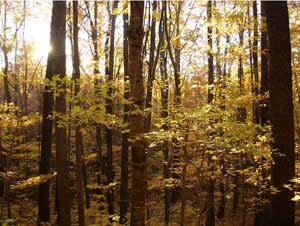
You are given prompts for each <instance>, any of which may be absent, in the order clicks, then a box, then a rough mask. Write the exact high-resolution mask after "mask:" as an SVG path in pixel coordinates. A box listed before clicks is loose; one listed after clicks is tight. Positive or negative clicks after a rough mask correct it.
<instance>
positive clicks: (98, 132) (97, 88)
mask: <svg viewBox="0 0 300 226" xmlns="http://www.w3.org/2000/svg"><path fill="white" fill-rule="evenodd" d="M86 4H87V6H88V2H86ZM93 16H94V21H93V20H92V18H91V19H90V26H91V29H92V32H91V33H92V34H91V37H92V42H93V60H94V65H93V73H94V78H95V96H96V101H95V102H96V104H97V105H99V104H100V98H101V95H100V84H101V79H100V78H99V73H100V71H99V53H98V29H97V24H98V2H97V1H94V15H93ZM102 145H103V141H102V126H101V124H99V123H96V153H97V163H98V172H97V184H98V185H101V184H102V178H101V175H102V174H103V170H102V169H103V159H102V152H103V151H102ZM99 194H100V193H99ZM87 197H88V194H86V203H87V208H89V203H88V200H89V198H87Z"/></svg>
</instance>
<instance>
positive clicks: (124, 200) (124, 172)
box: [120, 13, 130, 224]
mask: <svg viewBox="0 0 300 226" xmlns="http://www.w3.org/2000/svg"><path fill="white" fill-rule="evenodd" d="M123 24H124V25H123V57H124V99H125V100H129V97H130V92H129V68H128V39H127V28H128V13H124V14H123ZM129 112H130V106H129V105H128V104H126V103H125V104H124V117H123V120H124V123H126V124H128V123H129ZM128 128H129V127H128V126H126V128H125V129H126V130H127V129H128ZM128 138H129V133H128V132H123V133H122V156H121V158H122V159H121V188H120V224H126V222H127V216H126V215H127V212H128V206H129V195H128V149H129V141H128Z"/></svg>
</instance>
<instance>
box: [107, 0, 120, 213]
mask: <svg viewBox="0 0 300 226" xmlns="http://www.w3.org/2000/svg"><path fill="white" fill-rule="evenodd" d="M117 6H118V1H114V3H113V8H112V10H114V9H116V8H117ZM110 18H111V28H110V47H109V60H108V74H107V76H108V78H107V83H108V86H109V87H108V91H107V97H108V98H106V101H105V102H106V106H105V108H106V113H107V114H113V100H112V91H113V88H112V84H111V83H112V81H113V75H114V70H113V69H114V48H115V25H116V15H115V14H110ZM105 131H106V147H107V182H108V184H111V183H113V180H114V171H113V165H112V160H113V153H112V134H113V133H112V129H111V128H108V127H107V128H106V130H105ZM113 190H114V188H112V187H109V188H108V190H107V195H106V199H107V204H108V214H109V215H113V214H114V196H113V195H114V192H113Z"/></svg>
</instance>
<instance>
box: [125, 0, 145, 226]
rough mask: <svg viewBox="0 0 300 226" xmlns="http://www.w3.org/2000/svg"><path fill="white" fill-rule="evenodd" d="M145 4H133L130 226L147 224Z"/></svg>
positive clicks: (136, 2)
mask: <svg viewBox="0 0 300 226" xmlns="http://www.w3.org/2000/svg"><path fill="white" fill-rule="evenodd" d="M143 15H144V1H131V2H130V25H129V27H128V32H127V36H128V41H129V61H128V62H129V75H130V94H131V98H132V101H133V103H132V104H131V117H130V135H131V139H132V144H131V150H132V186H131V188H132V197H131V203H132V204H131V220H130V225H131V226H142V225H145V197H146V180H147V179H146V177H147V173H146V153H145V141H144V117H143V114H142V112H143V111H144V86H143V74H142V56H141V53H142V46H143V37H144V28H143Z"/></svg>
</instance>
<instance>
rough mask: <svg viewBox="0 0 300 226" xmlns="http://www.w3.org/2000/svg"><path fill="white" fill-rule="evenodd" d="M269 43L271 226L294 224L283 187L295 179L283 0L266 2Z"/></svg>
mask: <svg viewBox="0 0 300 226" xmlns="http://www.w3.org/2000/svg"><path fill="white" fill-rule="evenodd" d="M264 6H265V12H266V20H267V31H268V41H269V54H270V55H269V57H270V59H269V76H270V80H269V81H270V122H271V126H272V138H273V140H272V143H271V146H272V149H273V154H272V157H273V160H274V164H273V165H272V168H271V184H272V186H274V187H275V188H276V189H278V190H279V191H278V192H277V193H276V194H272V195H271V213H272V217H271V219H272V221H271V225H272V226H279V225H290V226H293V225H295V203H294V202H293V201H292V200H291V198H292V197H293V191H291V190H289V189H288V188H286V187H284V185H286V184H290V183H291V182H290V180H291V179H292V178H293V177H294V176H295V153H294V149H295V147H294V115H293V95H292V69H291V44H290V30H289V15H288V7H287V2H286V1H281V2H275V1H272V2H266V3H265V5H264Z"/></svg>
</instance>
